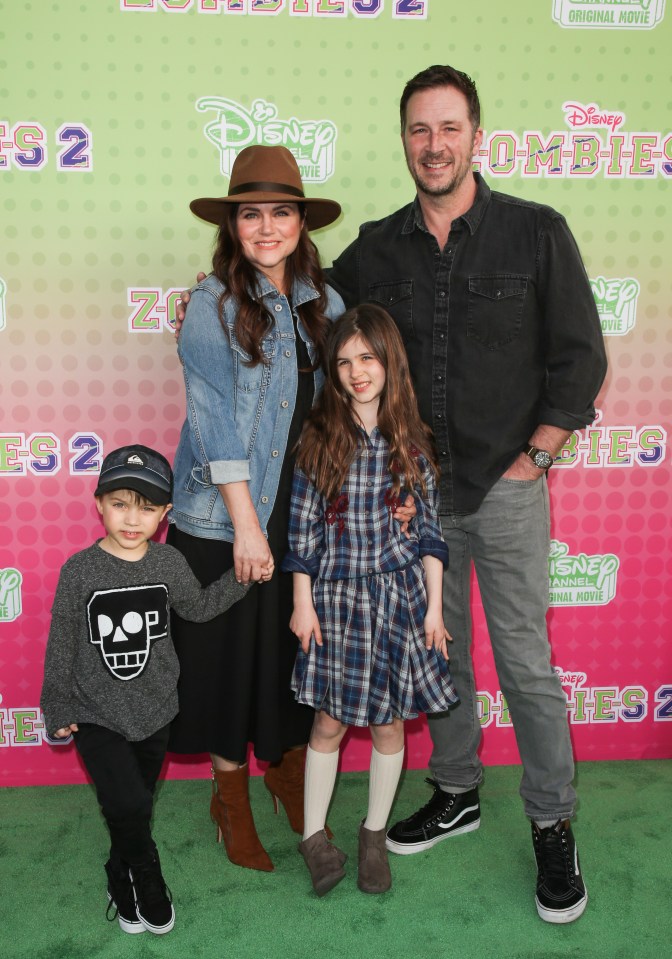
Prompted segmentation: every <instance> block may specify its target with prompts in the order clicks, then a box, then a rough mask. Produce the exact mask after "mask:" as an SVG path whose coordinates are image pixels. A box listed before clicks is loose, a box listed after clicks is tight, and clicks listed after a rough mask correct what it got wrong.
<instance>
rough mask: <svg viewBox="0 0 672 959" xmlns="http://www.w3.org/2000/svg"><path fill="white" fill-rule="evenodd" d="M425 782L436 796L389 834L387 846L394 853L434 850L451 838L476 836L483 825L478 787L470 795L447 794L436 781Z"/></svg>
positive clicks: (402, 854)
mask: <svg viewBox="0 0 672 959" xmlns="http://www.w3.org/2000/svg"><path fill="white" fill-rule="evenodd" d="M425 782H426V783H428V784H429V785H430V786H433V787H434V795H433V796H432V798H431V799H430V800H429V802H428V803H427V804H426V805H424V806H423V807H422V808H421V809H418V811H417V812H416V813H413V815H412V816H409V818H408V819H402V821H401V822H398V823H396V824H395V825H394V826H392V828H391V829H389V830H388V833H387V839H386V846H387V848H388V849H389V850H390V851H391V852H396V853H398V854H399V855H401V856H410V855H411V854H412V853H414V852H422V851H423V849H431V848H432V846H435V845H436V844H437V842H441V840H442V839H448V837H449V836H459V835H461V834H462V833H465V832H473V831H474V829H478V827H479V826H480V824H481V805H480V803H479V801H478V787H477V786H474V788H473V789H470V790H469V791H468V792H466V793H446V792H443V790H442V789H441V788H440V786H439V784H438V783H437V782H436V781H435V780H434V779H426V780H425Z"/></svg>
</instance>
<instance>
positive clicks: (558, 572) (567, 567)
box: [549, 540, 619, 589]
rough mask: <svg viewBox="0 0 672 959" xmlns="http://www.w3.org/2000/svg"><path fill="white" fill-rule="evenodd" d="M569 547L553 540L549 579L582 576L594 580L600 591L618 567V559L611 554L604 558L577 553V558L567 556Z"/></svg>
mask: <svg viewBox="0 0 672 959" xmlns="http://www.w3.org/2000/svg"><path fill="white" fill-rule="evenodd" d="M568 553H569V547H568V546H567V544H566V543H560V542H558V541H557V540H553V541H552V543H551V550H550V553H549V573H550V575H551V577H554V578H556V577H557V578H561V577H563V576H584V577H589V578H591V579H594V580H595V585H596V587H597V588H598V589H601V588H602V586H603V585H604V582H605V580H606V579H607V577H608V576H611V575H612V574H613V573H615V572H616V570H617V569H618V567H619V559H618V557H617V556H614V555H613V553H606V554H605V555H604V556H588V555H587V554H586V553H579V555H578V556H569V555H568Z"/></svg>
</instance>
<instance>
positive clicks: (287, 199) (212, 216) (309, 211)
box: [189, 191, 341, 230]
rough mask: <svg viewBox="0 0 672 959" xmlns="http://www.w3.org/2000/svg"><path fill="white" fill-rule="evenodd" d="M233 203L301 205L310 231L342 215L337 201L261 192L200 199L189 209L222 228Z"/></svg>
mask: <svg viewBox="0 0 672 959" xmlns="http://www.w3.org/2000/svg"><path fill="white" fill-rule="evenodd" d="M232 203H301V204H303V205H304V206H305V208H306V226H307V227H308V229H309V230H319V229H320V228H321V227H323V226H328V225H329V224H330V223H333V222H334V220H337V219H338V218H339V216H340V215H341V206H340V204H339V203H336V201H335V200H324V199H322V198H320V197H295V196H290V195H288V194H287V193H265V192H259V191H252V192H250V193H238V194H236V196H220V197H205V196H204V197H200V198H199V199H197V200H192V201H191V203H190V204H189V209H190V210H191V212H192V213H195V214H196V216H197V217H199V218H200V219H201V220H206V222H208V223H214V224H215V226H220V224H221V222H222V217H223V215H224V210H225V209H226V207H227V206H231V204H232Z"/></svg>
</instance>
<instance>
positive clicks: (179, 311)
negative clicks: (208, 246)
mask: <svg viewBox="0 0 672 959" xmlns="http://www.w3.org/2000/svg"><path fill="white" fill-rule="evenodd" d="M204 279H205V273H197V274H196V282H197V283H202V282H203V280H204ZM190 299H191V294H190V293H189V290H184V291H183V292H182V293H181V294H180V298H179V300H178V301H177V304H176V306H175V339H176V340H179V338H180V330H181V329H182V324H183V323H184V318H185V316H186V315H187V303H188V302H189V300H190Z"/></svg>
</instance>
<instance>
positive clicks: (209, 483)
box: [169, 274, 343, 542]
mask: <svg viewBox="0 0 672 959" xmlns="http://www.w3.org/2000/svg"><path fill="white" fill-rule="evenodd" d="M259 284H260V290H261V296H262V298H263V300H264V302H265V304H266V306H267V307H268V309H269V311H270V313H271V315H272V316H273V317H274V319H275V324H274V326H273V329H272V330H271V331H270V332H269V333H268V335H267V336H266V337H265V338H264V340H263V341H262V351H263V354H264V356H265V358H266V360H267V361H268V362H267V363H266V364H263V363H259V364H257V366H253V367H249V366H246V365H245V361H246V360H249V355H248V354H247V353H246V352H245V351H244V350H243V349H242V347H241V345H240V343H239V342H238V340H237V338H236V335H235V333H234V330H233V327H234V320H235V316H236V309H237V306H236V303H235V302H234V301H233V300H232V299H228V300H226V302H225V304H224V320H225V322H226V324H227V327H228V331H229V335H228V336H227V335H226V333H225V332H224V329H223V328H222V325H221V323H220V320H219V316H218V314H217V303H218V301H219V297H220V294H221V293H222V290H223V286H222V284H221V283H220V281H219V280H218V279H217V278H216V277H215V276H213V275H212V274H211V275H210V276H208V277H207V278H206V279H205V280H204V281H203V282H202V283H199V285H198V286H197V287H195V289H194V290H193V291H192V293H191V299H190V301H189V307H188V310H187V319H186V322H185V324H184V327H183V328H182V332H181V334H180V340H179V346H178V353H179V356H180V359H181V361H182V368H183V373H184V383H185V388H186V398H187V418H186V420H185V422H184V425H183V427H182V433H181V436H180V443H179V446H178V448H177V453H176V455H175V468H174V473H175V492H174V496H173V509H172V512H171V514H170V517H169V519H170V522H172V523H175V524H176V525H177V527H178V529H181V530H183V531H184V532H186V533H190V534H191V535H192V536H200V537H202V538H204V539H223V540H226V541H228V542H233V538H234V530H233V523H232V522H231V517H230V516H229V513H228V511H227V509H226V506H225V505H224V501H223V499H222V497H221V496H220V494H219V490H218V488H217V484H221V483H235V482H238V481H240V480H245V481H247V482H248V483H249V488H250V495H251V497H252V502H253V504H254V507H255V509H256V511H257V516H258V518H259V523H260V525H261V528H262V530H263V531H264V533H265V532H266V526H267V523H268V520H269V518H270V515H271V511H272V509H273V504H274V502H275V497H276V494H277V490H278V483H279V480H280V471H281V468H282V462H283V459H284V456H285V451H286V447H287V437H288V434H289V425H290V423H291V421H292V415H293V413H294V404H295V400H296V390H297V383H298V374H297V367H296V348H295V333H294V322H293V318H292V310H291V307H290V304H289V301H288V299H287V297H286V296H284V295H282V294H280V293H278V291H277V290H276V289H275V287H274V286H273V285H272V284H271V283H270V282H269V281H268V280H267V279H266V278H265V277H264V276H260V279H259ZM327 293H328V307H327V315H328V316H329V318H330V319H332V320H333V319H336V318H337V317H338V316H340V314H341V313H342V312H343V301H342V300H341V298H340V296H339V295H338V294H337V293H335V292H334V291H333V290H331V289H327ZM316 298H317V293H316V291H315V290H314V289H313V287H312V286H311V285H309V284H308V283H306V282H303V281H297V282H296V283H295V284H294V288H293V290H292V296H291V302H292V305H293V308H294V311H296V308H297V307H299V306H301V304H302V303H306V302H308V301H309V300H313V299H316ZM297 318H298V314H297ZM297 329H298V331H299V335H300V336H301V338H302V339H303V340H304V342H305V343H306V345H307V347H308V352H309V355H310V357H311V360H313V361H314V360H315V358H316V352H315V348H314V346H313V344H312V342H311V341H310V339H309V338H308V334H307V332H306V330H305V328H304V326H303V324H302V322H301V320H300V318H299V319H298V323H297ZM323 380H324V376H323V373H322V370H320V369H318V370H316V372H315V390H316V391H317V390H319V389H320V387H321V386H322V382H323Z"/></svg>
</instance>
